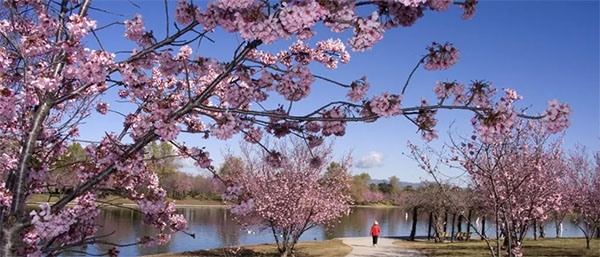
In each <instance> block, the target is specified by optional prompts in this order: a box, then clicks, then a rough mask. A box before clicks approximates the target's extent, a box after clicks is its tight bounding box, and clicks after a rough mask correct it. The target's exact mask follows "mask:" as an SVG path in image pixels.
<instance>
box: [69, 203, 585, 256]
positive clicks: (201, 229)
mask: <svg viewBox="0 0 600 257" xmlns="http://www.w3.org/2000/svg"><path fill="white" fill-rule="evenodd" d="M178 212H180V213H183V214H184V215H185V217H186V219H187V220H188V230H187V231H188V232H189V233H194V234H196V238H195V239H194V238H192V237H190V236H188V235H185V234H183V233H177V234H175V235H173V237H172V240H171V242H170V243H169V244H168V245H163V246H156V247H151V248H144V247H138V246H130V247H123V248H120V251H121V256H137V255H146V254H157V253H167V252H180V251H189V250H198V249H208V248H218V247H225V246H233V245H245V244H260V243H274V239H273V236H272V234H270V233H268V231H264V232H261V231H258V230H256V229H254V230H256V231H255V232H251V233H248V232H247V231H245V230H242V228H241V227H240V226H238V225H236V224H235V222H233V221H231V219H230V214H229V212H228V210H227V209H226V208H223V207H196V208H179V209H178ZM374 220H377V221H379V224H380V226H381V229H382V236H408V234H409V233H410V226H411V220H412V218H411V217H410V215H409V217H408V218H407V217H406V212H405V211H404V210H403V209H400V208H353V209H352V213H351V214H350V215H349V216H347V217H344V218H342V219H341V220H340V222H339V223H336V224H335V225H334V226H333V227H331V228H329V229H325V228H322V227H316V228H313V229H311V230H309V231H307V232H305V233H304V234H303V236H302V237H301V240H302V241H310V240H324V239H332V238H337V237H356V236H369V229H370V227H371V224H372V223H373V221H374ZM98 221H99V224H100V225H101V228H100V230H99V231H98V233H97V235H98V236H99V235H107V234H111V235H110V236H109V237H107V240H110V241H111V242H115V243H120V244H127V243H131V242H135V241H136V240H137V239H139V238H141V237H143V236H146V235H152V234H153V233H154V232H155V231H154V230H153V229H152V228H149V227H147V226H145V225H143V223H142V217H141V215H140V214H139V213H138V212H134V211H132V210H127V209H106V210H103V211H102V213H101V214H100V216H99V220H98ZM427 225H428V224H427V216H426V215H423V216H422V217H421V216H420V217H419V223H418V227H417V236H419V235H427ZM488 225H489V226H491V225H492V224H491V223H488V224H486V226H488ZM464 230H465V225H463V231H464ZM448 231H450V227H449V228H448ZM493 231H494V230H493V229H492V228H487V234H488V235H492V234H493V233H494V232H493ZM546 236H547V237H554V236H555V229H554V226H553V224H547V226H546ZM563 236H564V237H578V236H582V233H581V231H579V229H578V228H577V227H576V226H575V225H574V224H572V223H570V222H568V221H565V224H563ZM109 248H110V247H106V246H96V245H92V246H89V247H87V249H81V250H83V251H86V252H88V253H100V252H105V251H106V250H108V249H109ZM68 255H69V256H77V255H80V254H74V253H72V254H68Z"/></svg>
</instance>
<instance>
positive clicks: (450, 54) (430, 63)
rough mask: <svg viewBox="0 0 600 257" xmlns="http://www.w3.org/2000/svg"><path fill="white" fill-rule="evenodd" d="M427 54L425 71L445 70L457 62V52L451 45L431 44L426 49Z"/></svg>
mask: <svg viewBox="0 0 600 257" xmlns="http://www.w3.org/2000/svg"><path fill="white" fill-rule="evenodd" d="M427 50H428V51H429V54H428V55H427V63H425V69H426V70H445V69H448V68H450V67H451V66H452V65H454V64H455V63H456V62H458V54H459V51H458V49H456V48H455V47H454V46H452V44H450V43H445V44H439V43H436V42H433V43H431V46H429V47H427Z"/></svg>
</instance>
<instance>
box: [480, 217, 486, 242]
mask: <svg viewBox="0 0 600 257" xmlns="http://www.w3.org/2000/svg"><path fill="white" fill-rule="evenodd" d="M485 237H486V236H485V216H483V218H481V240H483V239H484V238H485Z"/></svg>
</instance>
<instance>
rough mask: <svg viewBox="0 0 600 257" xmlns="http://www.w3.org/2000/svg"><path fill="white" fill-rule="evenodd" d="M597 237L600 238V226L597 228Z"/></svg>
mask: <svg viewBox="0 0 600 257" xmlns="http://www.w3.org/2000/svg"><path fill="white" fill-rule="evenodd" d="M596 238H600V227H598V228H596Z"/></svg>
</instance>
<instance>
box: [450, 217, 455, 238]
mask: <svg viewBox="0 0 600 257" xmlns="http://www.w3.org/2000/svg"><path fill="white" fill-rule="evenodd" d="M454 221H456V213H454V214H452V230H451V232H450V242H454Z"/></svg>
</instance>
